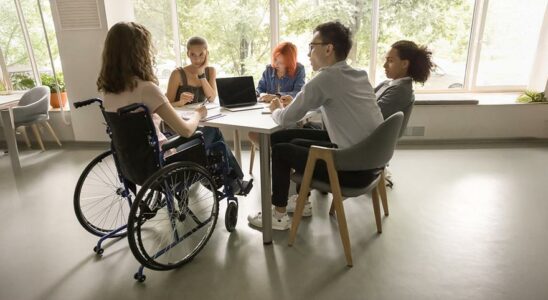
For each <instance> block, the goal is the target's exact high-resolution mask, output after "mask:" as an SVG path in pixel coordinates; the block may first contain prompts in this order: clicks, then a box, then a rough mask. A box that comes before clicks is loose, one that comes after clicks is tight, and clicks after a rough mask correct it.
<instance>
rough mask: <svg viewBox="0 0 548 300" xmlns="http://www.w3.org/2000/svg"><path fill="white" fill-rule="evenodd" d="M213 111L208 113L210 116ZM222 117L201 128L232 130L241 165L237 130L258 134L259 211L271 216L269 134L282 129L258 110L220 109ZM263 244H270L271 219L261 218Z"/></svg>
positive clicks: (203, 124)
mask: <svg viewBox="0 0 548 300" xmlns="http://www.w3.org/2000/svg"><path fill="white" fill-rule="evenodd" d="M214 112H216V110H215V109H212V110H210V111H209V112H208V113H209V114H210V115H211V114H213V113H214ZM221 113H222V114H223V115H224V116H222V117H220V118H216V119H213V120H209V121H205V122H201V123H200V125H202V126H210V127H216V128H225V129H229V130H234V148H235V151H234V152H235V153H236V158H237V160H238V161H239V162H240V164H241V158H240V136H239V133H238V130H249V131H253V132H257V133H259V146H260V150H259V153H260V154H259V155H260V164H259V166H260V174H261V211H262V214H263V216H270V215H272V204H271V202H272V201H271V197H272V195H271V183H270V134H272V133H274V132H276V131H278V130H280V129H282V127H281V126H279V125H278V124H276V123H275V122H274V120H272V118H271V116H270V115H269V114H262V113H261V110H260V109H254V110H244V111H238V112H231V111H227V110H224V109H221ZM263 243H265V244H270V243H272V218H269V217H264V218H263Z"/></svg>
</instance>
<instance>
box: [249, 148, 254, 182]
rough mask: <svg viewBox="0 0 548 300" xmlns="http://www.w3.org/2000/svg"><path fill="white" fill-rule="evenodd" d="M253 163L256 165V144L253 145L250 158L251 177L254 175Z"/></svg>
mask: <svg viewBox="0 0 548 300" xmlns="http://www.w3.org/2000/svg"><path fill="white" fill-rule="evenodd" d="M253 163H255V144H253V142H252V143H251V158H249V175H253Z"/></svg>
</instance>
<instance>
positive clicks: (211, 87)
mask: <svg viewBox="0 0 548 300" xmlns="http://www.w3.org/2000/svg"><path fill="white" fill-rule="evenodd" d="M216 73H217V72H216V71H215V68H213V67H210V68H209V80H207V79H206V78H204V79H201V80H200V81H201V82H202V88H203V89H204V94H205V96H206V98H207V100H209V102H213V100H215V98H216V97H217V81H216V80H215V79H216V78H217V74H216Z"/></svg>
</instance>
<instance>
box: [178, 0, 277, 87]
mask: <svg viewBox="0 0 548 300" xmlns="http://www.w3.org/2000/svg"><path fill="white" fill-rule="evenodd" d="M177 4H178V5H177V10H178V13H179V16H178V17H179V18H178V20H179V31H180V40H181V44H182V45H181V58H182V59H183V65H186V64H187V63H188V58H187V55H186V41H187V40H188V39H189V38H190V37H192V36H201V37H204V38H205V39H207V41H208V44H209V53H210V57H209V63H210V65H212V66H214V67H215V68H216V70H217V77H225V76H240V75H252V76H254V78H255V82H256V83H257V82H258V79H259V78H260V76H261V74H262V72H263V70H264V65H265V64H266V63H267V62H268V61H269V60H270V21H269V20H270V15H269V9H268V8H269V0H238V1H213V0H206V1H186V0H178V2H177Z"/></svg>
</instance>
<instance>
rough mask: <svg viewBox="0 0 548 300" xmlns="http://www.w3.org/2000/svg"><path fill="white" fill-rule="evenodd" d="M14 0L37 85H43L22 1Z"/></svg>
mask: <svg viewBox="0 0 548 300" xmlns="http://www.w3.org/2000/svg"><path fill="white" fill-rule="evenodd" d="M14 2H15V8H16V9H17V17H18V18H19V24H20V25H21V30H22V31H23V37H24V39H25V46H26V47H27V54H28V56H29V61H30V66H31V68H32V74H33V75H34V82H36V85H42V81H41V80H40V74H39V73H38V65H37V64H36V59H35V58H34V51H33V48H32V43H31V42H30V35H29V31H28V29H27V23H26V22H25V16H24V15H23V9H21V2H19V0H14Z"/></svg>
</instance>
